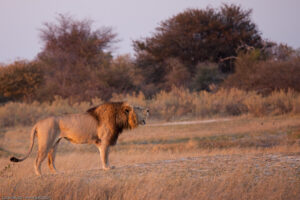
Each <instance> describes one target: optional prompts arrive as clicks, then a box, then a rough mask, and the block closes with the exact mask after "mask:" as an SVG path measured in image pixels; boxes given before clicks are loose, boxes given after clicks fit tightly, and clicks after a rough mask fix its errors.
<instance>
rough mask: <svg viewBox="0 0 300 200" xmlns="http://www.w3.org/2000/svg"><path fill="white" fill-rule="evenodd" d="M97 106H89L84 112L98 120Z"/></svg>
mask: <svg viewBox="0 0 300 200" xmlns="http://www.w3.org/2000/svg"><path fill="white" fill-rule="evenodd" d="M97 108H98V106H96V107H93V108H90V109H88V110H87V111H86V112H87V113H89V114H90V115H91V116H93V117H94V118H95V119H96V120H97V121H98V122H99V121H100V119H99V116H98V112H97Z"/></svg>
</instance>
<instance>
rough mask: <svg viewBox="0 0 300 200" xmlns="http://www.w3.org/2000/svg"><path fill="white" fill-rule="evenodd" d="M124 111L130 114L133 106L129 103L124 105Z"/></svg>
mask: <svg viewBox="0 0 300 200" xmlns="http://www.w3.org/2000/svg"><path fill="white" fill-rule="evenodd" d="M123 111H124V112H125V114H127V115H128V114H129V112H130V111H132V108H131V106H127V105H126V106H124V107H123Z"/></svg>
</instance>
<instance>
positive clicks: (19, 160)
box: [10, 126, 37, 162]
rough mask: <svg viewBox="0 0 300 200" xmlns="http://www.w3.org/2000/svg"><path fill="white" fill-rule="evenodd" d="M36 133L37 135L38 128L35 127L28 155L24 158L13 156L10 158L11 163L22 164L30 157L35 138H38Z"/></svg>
mask: <svg viewBox="0 0 300 200" xmlns="http://www.w3.org/2000/svg"><path fill="white" fill-rule="evenodd" d="M36 133H37V130H36V126H34V127H33V128H32V130H31V135H30V140H31V144H30V149H29V151H28V153H27V154H26V156H25V157H23V158H16V157H14V156H13V157H11V158H10V161H11V162H21V161H23V160H25V159H26V158H27V157H28V156H29V154H30V153H31V151H32V148H33V145H34V138H35V136H36Z"/></svg>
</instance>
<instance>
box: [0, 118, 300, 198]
mask: <svg viewBox="0 0 300 200" xmlns="http://www.w3.org/2000/svg"><path fill="white" fill-rule="evenodd" d="M30 129H31V127H21V126H20V127H13V128H11V127H8V128H2V129H0V197H1V198H2V199H9V198H27V199H28V198H39V199H256V200H257V199H300V116H299V115H281V116H276V117H264V118H253V117H236V118H226V119H219V120H216V121H206V122H203V123H201V122H199V123H196V122H195V123H193V122H187V123H179V124H176V123H169V124H168V123H167V124H162V123H154V122H153V123H149V124H148V125H147V126H142V127H139V128H137V129H135V130H133V131H126V132H124V133H123V134H122V135H121V136H120V138H119V140H118V144H117V145H116V146H115V147H113V148H112V150H111V154H110V163H111V165H114V166H115V167H116V168H115V169H113V170H110V171H103V170H101V169H100V158H99V153H98V150H97V148H96V147H93V146H90V145H73V144H70V143H68V142H67V141H63V142H61V143H60V145H59V147H58V152H57V156H56V167H57V169H58V170H59V173H57V174H51V173H50V170H49V169H48V166H47V164H46V161H45V162H44V163H43V167H42V173H43V175H42V177H37V176H36V175H35V174H34V169H33V163H34V160H35V155H36V146H35V150H34V151H33V153H32V155H31V156H30V157H29V158H28V159H27V160H25V161H23V162H21V163H10V162H9V157H10V156H11V155H24V153H25V152H27V150H28V147H29V132H30Z"/></svg>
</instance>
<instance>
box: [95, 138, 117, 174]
mask: <svg viewBox="0 0 300 200" xmlns="http://www.w3.org/2000/svg"><path fill="white" fill-rule="evenodd" d="M98 149H99V151H100V159H101V162H102V168H103V169H104V170H110V169H113V168H114V167H113V166H111V167H110V166H109V160H108V154H109V145H108V144H105V143H104V144H101V145H100V146H98Z"/></svg>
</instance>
